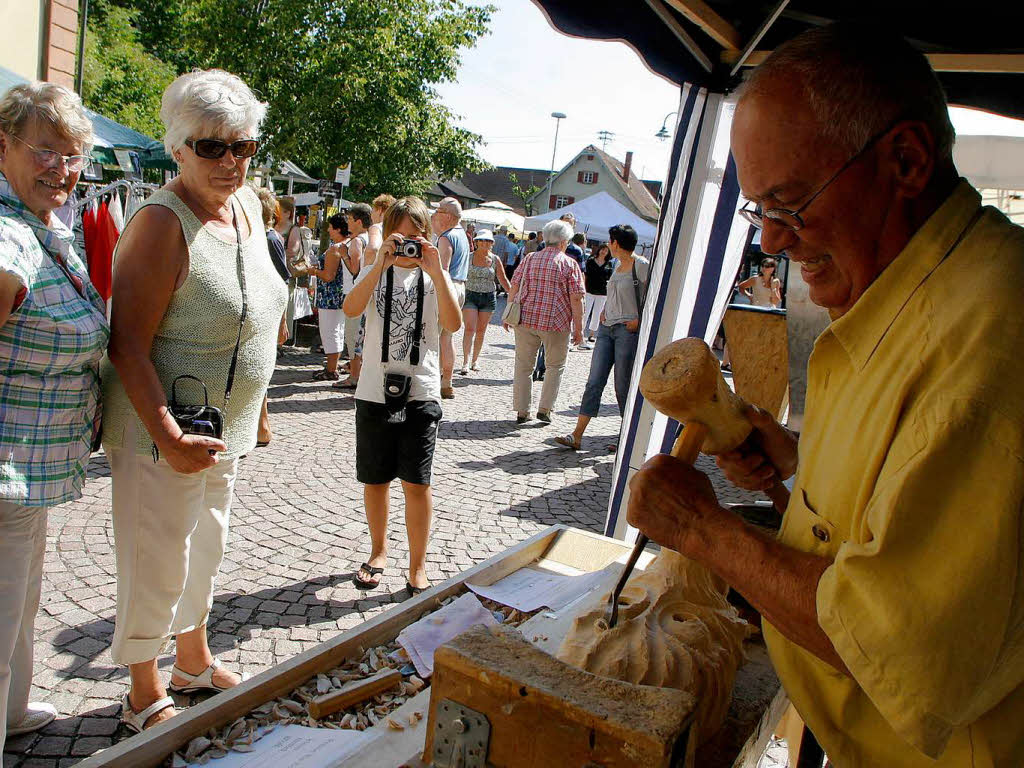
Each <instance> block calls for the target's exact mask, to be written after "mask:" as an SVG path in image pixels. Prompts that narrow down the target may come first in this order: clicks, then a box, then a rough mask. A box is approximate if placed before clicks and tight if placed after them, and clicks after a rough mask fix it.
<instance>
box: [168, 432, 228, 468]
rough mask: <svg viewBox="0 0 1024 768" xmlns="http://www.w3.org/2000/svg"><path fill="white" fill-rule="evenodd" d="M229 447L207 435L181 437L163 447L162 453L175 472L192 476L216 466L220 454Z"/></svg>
mask: <svg viewBox="0 0 1024 768" xmlns="http://www.w3.org/2000/svg"><path fill="white" fill-rule="evenodd" d="M227 449H228V447H227V446H226V445H225V444H224V442H223V441H222V440H218V439H217V438H215V437H207V436H206V435H185V434H183V435H181V436H180V437H179V438H178V439H177V440H175V441H174V442H172V443H169V444H167V445H166V446H161V448H160V453H161V454H162V455H163V457H164V458H165V459H166V460H167V463H168V464H170V465H171V469H173V470H174V471H175V472H181V473H182V474H183V475H192V474H195V473H196V472H202V471H203V470H204V469H209V468H210V467H212V466H213V465H214V464H216V463H217V462H218V461H219V459H218V457H217V453H218V452H222V451H226V450H227Z"/></svg>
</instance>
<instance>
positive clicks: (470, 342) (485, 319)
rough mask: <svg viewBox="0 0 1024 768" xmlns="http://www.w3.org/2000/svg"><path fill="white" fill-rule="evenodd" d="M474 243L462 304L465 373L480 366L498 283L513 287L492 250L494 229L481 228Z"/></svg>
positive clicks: (463, 370) (506, 288) (478, 368)
mask: <svg viewBox="0 0 1024 768" xmlns="http://www.w3.org/2000/svg"><path fill="white" fill-rule="evenodd" d="M473 245H474V248H475V250H474V251H473V255H472V257H470V261H469V274H468V276H467V277H466V303H465V304H463V305H462V323H463V325H464V326H465V330H464V331H463V333H462V368H460V369H459V373H460V374H462V375H463V376H465V375H466V374H467V373H469V372H470V371H479V370H480V362H479V360H480V350H481V349H482V348H483V346H484V334H486V333H487V324H488V323H490V321H491V315H492V314H494V307H495V306H496V302H497V292H498V283H501V287H502V288H504V289H505V292H506V293H507V292H508V291H510V290H511V289H512V285H511V283H509V281H508V278H507V277H505V269H504V267H503V266H502V264H501V259H499V258H498V257H497V256H495V255H494V254H493V253H491V248H492V247H493V246H494V235H493V234H492V233H491V230H489V229H481V230H480V231H479V232H477V235H476V239H475V240H474V241H473ZM496 281H497V282H496ZM470 350H472V351H473V362H472V363H470V364H469V368H467V367H466V365H467V362H468V361H469V353H470Z"/></svg>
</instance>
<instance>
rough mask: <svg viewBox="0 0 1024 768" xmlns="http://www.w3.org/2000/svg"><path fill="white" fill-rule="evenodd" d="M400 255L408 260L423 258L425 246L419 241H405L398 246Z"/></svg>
mask: <svg viewBox="0 0 1024 768" xmlns="http://www.w3.org/2000/svg"><path fill="white" fill-rule="evenodd" d="M398 255H399V256H405V257H406V258H407V259H421V258H423V246H422V244H421V243H420V242H419V241H418V240H403V241H402V244H401V245H400V246H398Z"/></svg>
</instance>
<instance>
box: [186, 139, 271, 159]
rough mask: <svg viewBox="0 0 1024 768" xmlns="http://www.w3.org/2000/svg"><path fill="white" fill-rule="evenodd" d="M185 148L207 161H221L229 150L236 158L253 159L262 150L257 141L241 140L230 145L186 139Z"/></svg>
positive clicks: (217, 141)
mask: <svg viewBox="0 0 1024 768" xmlns="http://www.w3.org/2000/svg"><path fill="white" fill-rule="evenodd" d="M185 146H187V147H189V148H190V149H191V150H192V151H193V152H195V153H196V154H197V155H198V156H199V157H203V158H206V159H207V160H220V159H221V158H222V157H224V153H225V152H227V151H228V150H229V149H230V150H231V154H232V155H234V156H235V157H238V158H245V157H252V156H253V155H255V154H256V151H257V150H258V149H259V148H260V143H259V142H258V141H257V140H256V139H239V140H238V141H232V142H230V143H228V142H226V141H221V140H220V139H186V140H185Z"/></svg>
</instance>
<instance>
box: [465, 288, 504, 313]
mask: <svg viewBox="0 0 1024 768" xmlns="http://www.w3.org/2000/svg"><path fill="white" fill-rule="evenodd" d="M496 306H497V300H496V299H495V298H494V292H493V291H489V292H487V293H482V292H480V291H466V303H465V304H463V305H462V308H463V309H475V310H477V311H479V312H493V311H494V308H495V307H496Z"/></svg>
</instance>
